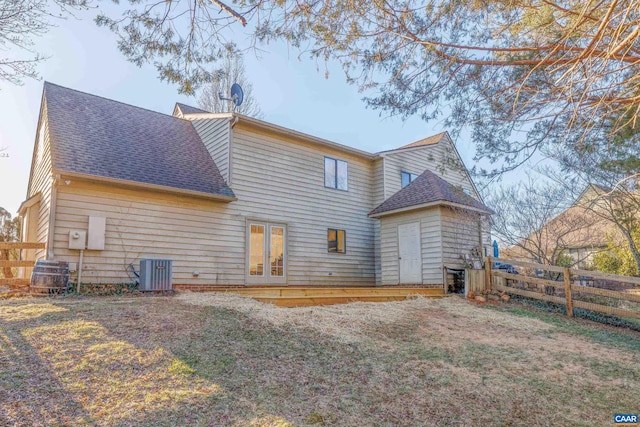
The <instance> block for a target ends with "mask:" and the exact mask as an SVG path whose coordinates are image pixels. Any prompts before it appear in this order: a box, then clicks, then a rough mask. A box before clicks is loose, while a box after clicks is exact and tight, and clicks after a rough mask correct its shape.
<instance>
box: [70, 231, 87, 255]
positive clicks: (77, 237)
mask: <svg viewBox="0 0 640 427" xmlns="http://www.w3.org/2000/svg"><path fill="white" fill-rule="evenodd" d="M86 246H87V232H86V231H85V230H70V231H69V249H78V250H83V249H85V248H86Z"/></svg>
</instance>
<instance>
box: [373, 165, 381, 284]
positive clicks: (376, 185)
mask: <svg viewBox="0 0 640 427" xmlns="http://www.w3.org/2000/svg"><path fill="white" fill-rule="evenodd" d="M372 183H373V204H372V205H371V206H372V207H373V208H375V207H376V206H378V205H379V204H380V203H382V202H384V158H380V159H376V160H375V161H374V163H373V177H372ZM373 246H374V256H375V267H376V285H381V284H382V258H381V255H380V251H381V246H380V221H378V220H375V221H374V223H373Z"/></svg>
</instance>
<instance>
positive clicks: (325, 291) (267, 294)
mask: <svg viewBox="0 0 640 427" xmlns="http://www.w3.org/2000/svg"><path fill="white" fill-rule="evenodd" d="M209 291H213V292H232V293H236V294H240V295H243V296H248V297H251V298H253V299H256V300H258V301H261V302H268V303H271V304H275V305H277V306H279V307H304V306H313V305H331V304H345V303H349V302H355V301H362V302H388V301H401V300H404V299H407V297H409V296H411V295H422V296H424V297H429V298H438V297H444V296H445V294H444V290H443V289H442V288H424V287H396V286H393V287H380V286H377V287H349V288H344V287H342V288H341V287H301V286H300V287H298V286H291V287H289V286H283V287H281V286H278V287H275V286H271V287H246V288H211V289H209Z"/></svg>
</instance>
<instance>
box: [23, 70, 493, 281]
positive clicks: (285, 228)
mask: <svg viewBox="0 0 640 427" xmlns="http://www.w3.org/2000/svg"><path fill="white" fill-rule="evenodd" d="M403 186H404V187H403ZM490 213H491V211H490V210H489V209H488V208H487V207H486V206H485V205H484V204H483V203H482V201H481V199H480V196H479V195H478V192H477V190H476V188H475V187H474V184H473V182H472V181H471V178H470V176H469V174H468V172H467V171H466V169H465V168H464V166H463V165H462V161H461V160H460V156H459V155H458V153H457V151H456V149H455V147H454V145H453V143H452V141H451V139H450V138H449V136H448V135H447V134H446V133H441V134H438V135H435V136H433V137H430V138H427V139H424V140H421V141H418V142H416V143H413V144H409V145H406V146H404V147H400V148H398V149H395V150H390V151H385V152H381V153H377V154H372V153H367V152H364V151H361V150H358V149H355V148H351V147H348V146H344V145H340V144H336V143H333V142H330V141H327V140H324V139H320V138H317V137H314V136H310V135H306V134H303V133H300V132H297V131H294V130H291V129H286V128H283V127H281V126H277V125H274V124H271V123H267V122H264V121H261V120H257V119H253V118H250V117H246V116H242V115H238V114H232V113H225V114H213V113H208V112H206V111H203V110H200V109H197V108H193V107H188V106H185V105H182V104H176V106H175V109H174V114H173V116H169V115H165V114H161V113H157V112H153V111H149V110H145V109H142V108H138V107H133V106H130V105H126V104H123V103H120V102H116V101H112V100H108V99H105V98H101V97H98V96H94V95H90V94H86V93H82V92H78V91H75V90H72V89H67V88H63V87H60V86H57V85H54V84H51V83H45V85H44V91H43V97H42V106H41V112H40V119H39V123H38V131H37V136H36V141H35V146H34V154H33V161H32V166H31V176H30V179H29V187H28V193H27V200H26V201H25V202H24V203H23V204H22V206H21V207H20V214H21V216H22V217H23V219H24V233H23V236H24V240H27V241H40V242H46V249H45V250H40V251H34V252H35V253H32V254H31V256H32V259H43V258H46V259H56V260H67V261H69V262H71V263H74V265H72V267H77V265H75V264H77V263H78V261H79V255H80V252H79V250H75V249H69V246H70V241H72V243H73V242H77V241H78V240H77V239H75V240H73V239H72V238H70V233H71V235H73V234H74V233H75V232H80V239H81V240H82V239H83V238H84V237H83V236H82V232H84V231H87V230H89V231H90V232H89V236H88V240H87V242H88V247H87V250H86V251H84V267H83V271H82V279H83V281H86V282H123V281H128V280H130V279H129V276H128V273H127V268H128V266H129V264H134V265H135V266H136V268H137V266H138V264H139V261H140V259H143V258H168V259H172V260H173V281H174V283H175V284H177V285H183V286H185V287H189V286H194V287H195V286H206V285H252V284H256V285H261V284H289V285H342V286H364V285H375V284H385V285H392V284H432V285H438V284H442V283H443V267H451V268H461V267H463V266H464V262H463V260H462V259H461V255H464V254H468V253H469V252H470V251H471V250H472V249H473V248H477V247H479V246H487V245H489V242H490V238H489V228H488V216H489V215H490ZM72 269H73V268H72Z"/></svg>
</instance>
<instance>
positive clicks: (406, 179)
mask: <svg viewBox="0 0 640 427" xmlns="http://www.w3.org/2000/svg"><path fill="white" fill-rule="evenodd" d="M417 177H418V175H416V174H415V173H409V172H404V171H403V172H400V179H401V180H402V188H404V187H406V186H407V185H409V184H411V183H412V182H413V181H414V180H415V179H416V178H417Z"/></svg>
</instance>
